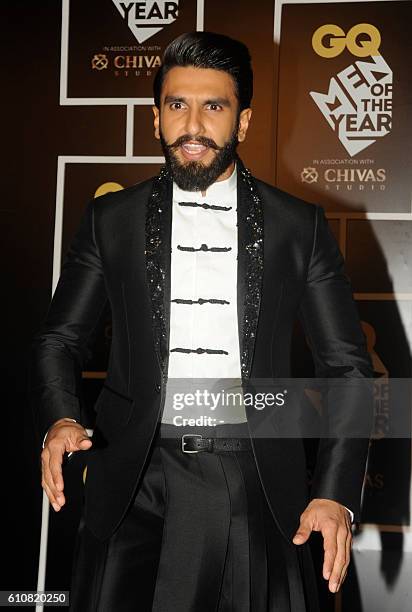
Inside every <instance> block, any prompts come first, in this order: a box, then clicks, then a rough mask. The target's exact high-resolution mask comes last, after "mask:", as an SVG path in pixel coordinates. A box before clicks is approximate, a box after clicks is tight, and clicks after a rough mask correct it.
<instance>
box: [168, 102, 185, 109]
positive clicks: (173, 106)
mask: <svg viewBox="0 0 412 612" xmlns="http://www.w3.org/2000/svg"><path fill="white" fill-rule="evenodd" d="M170 108H171V109H173V110H180V109H181V108H182V103H181V102H172V103H171V105H170Z"/></svg>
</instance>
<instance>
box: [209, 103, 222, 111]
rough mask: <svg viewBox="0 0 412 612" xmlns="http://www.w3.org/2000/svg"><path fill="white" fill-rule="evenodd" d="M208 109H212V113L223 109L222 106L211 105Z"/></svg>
mask: <svg viewBox="0 0 412 612" xmlns="http://www.w3.org/2000/svg"><path fill="white" fill-rule="evenodd" d="M208 108H210V110H212V111H218V110H221V109H222V107H221V106H220V104H209V105H208Z"/></svg>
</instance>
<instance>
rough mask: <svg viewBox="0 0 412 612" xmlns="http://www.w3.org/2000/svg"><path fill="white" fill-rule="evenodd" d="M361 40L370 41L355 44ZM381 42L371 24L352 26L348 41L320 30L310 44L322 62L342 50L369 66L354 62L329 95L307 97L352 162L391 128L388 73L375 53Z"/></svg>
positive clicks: (337, 31) (335, 31)
mask: <svg viewBox="0 0 412 612" xmlns="http://www.w3.org/2000/svg"><path fill="white" fill-rule="evenodd" d="M360 35H363V36H365V35H366V36H368V41H361V42H359V38H358V37H359V36H360ZM328 36H329V38H328ZM326 40H329V44H328V46H326V43H325V41H326ZM380 40H381V39H380V33H379V31H378V30H377V28H375V27H374V26H372V25H370V24H359V25H358V26H354V27H353V28H352V29H351V30H350V31H349V32H348V34H347V35H346V36H345V33H344V31H343V30H341V28H339V27H338V26H334V25H332V24H330V25H327V26H322V27H321V28H318V30H316V32H315V33H314V35H313V38H312V46H313V49H314V51H315V52H316V53H317V54H318V55H320V56H321V57H325V58H334V57H336V56H337V55H339V54H340V53H342V52H343V50H344V49H345V47H346V48H347V49H348V51H349V52H350V53H351V54H352V55H355V57H366V56H367V55H370V57H368V59H367V61H356V62H354V63H353V64H351V65H350V66H348V67H347V68H344V69H343V70H341V71H340V72H339V73H338V74H337V75H336V76H333V77H332V78H331V79H330V82H329V90H328V93H319V92H316V91H311V92H310V95H311V97H312V98H313V100H314V101H315V103H316V104H317V106H318V108H319V110H320V111H321V113H322V114H323V116H324V117H325V119H326V121H327V122H328V123H329V125H330V127H331V128H332V130H333V131H334V132H336V134H337V135H338V137H339V140H340V141H341V143H342V144H343V146H344V147H345V149H346V151H347V152H348V153H349V155H350V156H353V155H356V154H357V153H360V151H363V150H364V149H366V148H367V147H369V146H370V145H371V144H373V143H374V142H376V140H377V139H378V138H382V137H383V136H386V135H387V134H389V132H390V131H391V128H392V70H391V69H390V67H389V66H388V64H387V63H386V62H385V60H384V59H383V57H382V55H380V53H379V51H378V48H379V44H380Z"/></svg>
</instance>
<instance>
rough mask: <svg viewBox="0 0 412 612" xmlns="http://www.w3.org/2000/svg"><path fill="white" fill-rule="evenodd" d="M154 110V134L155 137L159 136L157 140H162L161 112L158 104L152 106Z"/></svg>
mask: <svg viewBox="0 0 412 612" xmlns="http://www.w3.org/2000/svg"><path fill="white" fill-rule="evenodd" d="M152 111H153V115H154V119H153V126H154V135H155V138H157V140H160V130H159V123H160V112H159V109H158V108H157V106H152Z"/></svg>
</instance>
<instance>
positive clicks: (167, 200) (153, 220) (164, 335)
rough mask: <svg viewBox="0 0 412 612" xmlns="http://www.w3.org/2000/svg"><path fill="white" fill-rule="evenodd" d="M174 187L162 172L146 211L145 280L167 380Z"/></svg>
mask: <svg viewBox="0 0 412 612" xmlns="http://www.w3.org/2000/svg"><path fill="white" fill-rule="evenodd" d="M172 185H173V183H172V180H171V178H170V175H169V173H168V171H167V170H166V168H162V170H161V172H160V174H159V176H157V177H155V178H154V179H153V188H152V193H151V195H150V197H149V200H148V203H147V208H146V251H145V253H146V280H147V286H148V287H149V294H150V299H151V304H152V328H153V337H154V345H155V351H156V355H157V359H158V362H159V366H160V369H161V372H162V374H163V375H164V376H166V375H167V363H168V353H169V328H170V257H171V228H172Z"/></svg>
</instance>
